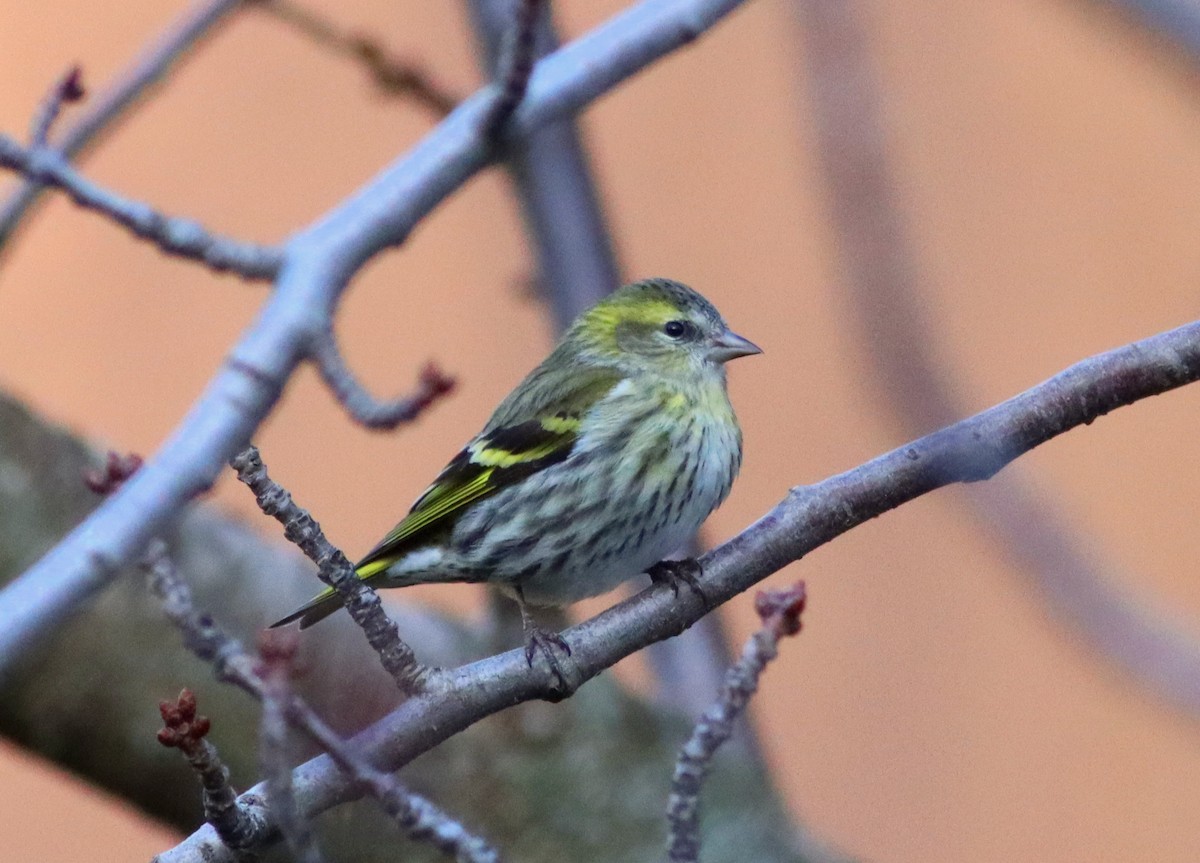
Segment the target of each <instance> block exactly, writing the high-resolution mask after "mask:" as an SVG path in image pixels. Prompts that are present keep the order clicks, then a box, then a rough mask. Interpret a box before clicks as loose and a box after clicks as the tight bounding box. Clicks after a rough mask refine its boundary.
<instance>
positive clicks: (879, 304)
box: [796, 0, 1200, 713]
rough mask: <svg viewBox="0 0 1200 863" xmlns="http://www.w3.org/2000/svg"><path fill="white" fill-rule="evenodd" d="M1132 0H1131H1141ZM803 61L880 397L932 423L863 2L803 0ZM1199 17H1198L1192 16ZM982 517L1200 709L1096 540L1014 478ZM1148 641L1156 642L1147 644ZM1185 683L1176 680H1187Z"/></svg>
mask: <svg viewBox="0 0 1200 863" xmlns="http://www.w3.org/2000/svg"><path fill="white" fill-rule="evenodd" d="M1133 5H1137V4H1133ZM796 8H797V11H798V12H799V13H800V14H799V15H798V19H799V23H800V31H801V32H802V34H803V36H804V38H805V39H806V40H807V42H808V50H806V51H805V52H804V56H805V57H806V58H807V59H808V80H809V82H810V84H811V86H810V92H811V94H812V104H813V112H814V115H815V120H816V122H815V123H814V127H815V134H816V141H817V145H818V146H817V151H818V156H819V158H820V161H821V163H822V168H823V172H824V177H825V179H826V181H827V183H828V185H829V196H830V204H831V206H830V213H831V216H832V221H833V224H834V227H835V228H836V233H837V240H838V246H839V251H840V255H841V260H842V263H843V271H844V274H845V281H846V286H847V290H846V291H844V292H843V295H844V296H846V297H847V298H848V299H849V300H850V302H851V307H852V310H853V312H854V314H855V316H856V318H857V322H858V325H859V330H860V337H861V343H862V344H863V346H864V348H865V350H864V351H863V354H864V355H865V356H866V357H867V359H868V360H870V361H871V362H872V363H873V364H874V367H875V373H874V374H872V375H869V378H871V379H872V380H873V381H874V382H875V383H876V391H877V392H878V393H879V395H880V397H881V398H882V400H883V402H884V404H885V405H886V406H887V407H888V408H890V409H891V411H892V413H893V415H894V416H895V417H896V418H897V419H899V421H900V423H901V425H902V427H903V428H904V429H905V430H906V431H907V433H909V434H919V433H920V432H922V431H924V430H926V429H930V428H938V427H939V426H942V425H945V424H947V423H949V422H952V421H953V419H954V418H955V417H958V416H962V414H963V413H964V408H963V406H962V404H961V399H960V398H959V397H958V396H957V392H956V390H957V387H956V386H955V381H954V380H953V376H952V373H951V372H950V371H948V369H949V365H948V364H947V363H946V362H945V360H944V358H942V357H940V356H938V354H937V350H936V349H937V346H938V344H939V340H938V338H937V333H936V331H935V328H934V327H933V326H932V325H931V322H930V321H929V318H928V316H927V315H925V314H923V313H922V310H923V309H925V308H926V307H927V306H928V303H927V302H925V301H924V296H923V294H924V293H926V292H924V291H923V276H922V275H921V272H920V269H921V268H920V261H919V259H918V255H917V251H916V249H915V247H914V245H913V243H912V241H911V239H910V236H909V234H910V232H909V229H908V225H907V223H906V221H905V218H904V210H903V208H902V207H901V206H899V204H898V194H897V191H896V183H895V181H894V179H893V177H892V171H891V166H890V160H889V158H888V152H887V148H888V141H887V133H886V125H885V123H886V118H885V117H884V107H883V105H882V103H881V99H880V95H879V85H878V83H877V78H878V71H877V69H876V67H875V63H874V62H873V57H872V54H871V45H870V40H869V34H868V29H867V26H866V23H865V16H866V14H867V10H866V8H865V7H864V4H863V3H862V2H859V0H798V2H797V6H796ZM1192 15H1193V23H1200V17H1196V16H1195V10H1193V12H1192ZM965 500H966V501H967V503H968V506H969V509H970V511H971V513H972V515H973V516H974V517H975V519H976V522H977V523H978V524H979V526H980V527H981V528H982V529H983V530H984V531H985V532H986V533H988V534H990V535H991V536H992V537H993V538H994V539H995V540H997V541H998V543H999V545H1000V546H1001V549H1002V550H1003V552H1004V553H1005V554H1006V555H1007V556H1008V557H1009V558H1010V559H1012V560H1014V561H1016V563H1017V564H1018V565H1019V571H1021V572H1022V573H1023V574H1025V575H1026V576H1027V577H1028V578H1029V579H1030V581H1031V582H1032V584H1033V586H1034V587H1035V589H1036V590H1037V593H1036V594H1035V595H1036V596H1037V597H1038V598H1040V599H1041V600H1042V601H1044V602H1045V603H1046V604H1047V606H1048V607H1049V608H1050V610H1051V611H1052V612H1053V613H1055V614H1056V615H1057V616H1058V617H1059V618H1061V619H1063V620H1064V621H1066V622H1067V624H1068V625H1070V626H1073V627H1074V628H1075V629H1076V631H1077V632H1078V633H1079V634H1080V635H1082V636H1083V638H1084V639H1085V640H1086V642H1087V643H1088V644H1089V645H1090V646H1091V647H1092V648H1093V649H1094V650H1095V651H1096V652H1097V653H1098V654H1099V655H1101V656H1104V657H1106V658H1108V659H1109V660H1110V661H1112V662H1115V663H1116V664H1117V665H1118V666H1120V667H1122V668H1123V669H1124V670H1125V671H1126V672H1128V673H1129V674H1130V675H1131V677H1132V679H1133V680H1134V681H1135V682H1136V683H1137V684H1139V685H1141V686H1143V687H1144V688H1146V689H1147V690H1149V691H1151V692H1153V693H1154V694H1156V695H1157V696H1159V697H1162V698H1165V699H1166V700H1167V701H1169V702H1171V703H1173V704H1175V705H1176V706H1177V707H1181V708H1184V709H1187V710H1189V712H1193V713H1194V712H1195V711H1196V710H1197V708H1200V704H1198V703H1197V701H1196V699H1195V697H1194V693H1195V689H1196V685H1195V683H1194V682H1192V681H1177V680H1173V679H1172V678H1169V677H1166V676H1164V675H1163V674H1162V673H1161V668H1162V665H1163V662H1164V652H1165V651H1166V650H1175V651H1178V652H1179V659H1178V660H1170V661H1167V666H1168V667H1176V666H1178V665H1180V664H1181V663H1182V664H1186V663H1187V662H1188V658H1189V657H1192V656H1195V655H1196V653H1197V652H1198V651H1200V643H1189V641H1188V640H1186V639H1184V638H1180V637H1177V634H1172V633H1171V632H1170V627H1171V624H1170V622H1169V621H1167V620H1166V619H1164V617H1163V616H1162V615H1161V614H1160V613H1158V612H1156V611H1154V610H1152V609H1149V608H1145V607H1143V606H1142V605H1140V604H1139V603H1138V601H1137V599H1136V598H1135V597H1134V596H1132V595H1131V593H1130V591H1129V590H1128V589H1127V587H1126V585H1130V584H1133V583H1136V581H1137V579H1135V578H1133V577H1132V576H1130V575H1128V574H1123V573H1120V572H1114V571H1112V570H1113V566H1112V564H1111V563H1110V562H1108V558H1107V557H1105V556H1104V555H1103V554H1102V553H1100V551H1099V548H1098V546H1099V544H1100V543H1099V541H1098V540H1097V539H1095V538H1093V537H1088V536H1085V535H1079V533H1078V531H1077V530H1074V529H1072V528H1071V527H1070V526H1068V524H1067V523H1066V521H1065V520H1064V518H1063V516H1062V514H1061V508H1060V507H1057V506H1055V505H1054V504H1053V502H1052V501H1050V500H1046V499H1044V498H1043V497H1042V496H1041V495H1039V494H1038V493H1037V492H1036V490H1035V489H1034V488H1033V487H1032V486H1031V485H1030V483H1029V482H1028V480H1027V479H1026V478H1025V477H1024V476H1022V475H1021V474H1020V473H1017V474H1015V475H1013V476H1006V477H1004V478H1003V479H1002V480H1001V481H999V482H997V483H993V484H989V485H988V486H986V487H984V488H980V489H977V490H975V491H974V492H973V493H972V494H969V495H967V496H966V497H965ZM1147 644H1154V645H1157V649H1154V650H1147V649H1146V645H1147ZM1181 683H1182V686H1180V684H1181Z"/></svg>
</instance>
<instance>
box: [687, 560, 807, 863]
mask: <svg viewBox="0 0 1200 863" xmlns="http://www.w3.org/2000/svg"><path fill="white" fill-rule="evenodd" d="M804 603H805V593H804V582H802V581H799V582H797V583H796V584H795V585H793V586H792V587H791V588H790V589H788V590H763V591H759V593H758V596H757V597H755V600H754V610H755V611H756V612H758V616H759V618H760V619H761V620H762V622H763V627H762V629H760V630H759V631H758V632H756V633H754V635H752V636H750V639H749V640H748V641H747V642H746V646H745V647H743V648H742V656H741V658H740V659H739V660H738V661H737V662H736V663H735V664H734V665H733V667H731V668H730V669H729V671H728V673H727V674H726V675H725V684H724V685H723V686H722V687H721V695H720V698H719V699H718V700H717V703H716V704H714V705H713V706H712V707H710V708H709V709H708V710H706V711H704V714H703V715H702V716H701V717H700V720H699V721H698V722H697V723H696V725H695V727H694V728H693V729H692V734H691V736H690V737H689V738H688V741H687V743H685V744H684V745H683V748H682V749H681V750H680V751H679V758H678V760H677V761H676V762H675V773H674V775H673V776H672V777H671V794H670V797H669V798H668V800H667V827H668V833H667V859H669V860H670V861H671V863H696V861H697V860H699V859H700V789H701V788H702V787H703V785H704V780H705V778H706V777H707V776H708V773H709V770H711V768H712V760H713V756H714V755H716V754H717V750H718V749H720V748H721V746H722V745H723V744H724V743H725V742H726V741H727V740H729V738H730V736H731V735H732V734H733V723H734V721H736V720H737V718H738V717H739V716H741V715H742V713H743V712H745V710H746V707H747V705H749V704H750V699H751V698H753V697H754V693H755V692H757V691H758V680H759V677H761V676H762V673H763V670H764V669H765V668H766V667H767V663H769V662H770V661H771V660H772V659H774V658H775V657H776V656H777V655H778V654H779V640H780V639H781V638H784V637H785V636H789V635H795V634H796V633H798V632H799V631H800V615H801V613H802V612H803V611H804Z"/></svg>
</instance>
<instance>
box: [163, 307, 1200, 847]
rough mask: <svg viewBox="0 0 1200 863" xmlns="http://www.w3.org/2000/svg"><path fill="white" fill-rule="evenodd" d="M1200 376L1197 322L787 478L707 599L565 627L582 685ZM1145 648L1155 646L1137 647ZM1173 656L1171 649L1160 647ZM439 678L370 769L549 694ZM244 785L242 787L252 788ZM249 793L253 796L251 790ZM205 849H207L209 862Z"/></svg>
mask: <svg viewBox="0 0 1200 863" xmlns="http://www.w3.org/2000/svg"><path fill="white" fill-rule="evenodd" d="M1196 380H1200V323H1192V324H1188V325H1186V326H1183V327H1180V328H1178V329H1175V330H1171V331H1169V332H1165V333H1160V334H1158V335H1156V336H1152V337H1151V338H1149V339H1144V340H1142V341H1140V342H1135V343H1133V344H1130V345H1126V346H1124V347H1121V348H1117V349H1116V350H1113V351H1109V352H1107V353H1103V354H1098V355H1096V356H1094V357H1091V358H1089V359H1087V360H1084V361H1082V362H1080V363H1077V364H1075V365H1074V366H1071V367H1070V368H1068V369H1066V370H1065V371H1063V372H1061V373H1060V374H1058V375H1055V376H1054V377H1052V378H1050V379H1049V380H1047V381H1045V382H1043V383H1041V384H1039V385H1037V386H1035V387H1033V388H1032V389H1029V390H1027V391H1026V392H1024V393H1022V394H1020V395H1018V396H1016V397H1014V398H1011V399H1009V400H1008V401H1006V402H1004V403H1002V404H999V405H996V406H995V407H992V408H989V409H988V410H986V411H983V412H981V413H979V414H976V415H975V416H973V417H970V418H969V419H965V420H962V421H960V422H958V423H955V424H954V425H952V426H949V427H947V428H944V429H942V430H940V431H937V432H934V433H933V434H931V435H927V436H925V437H923V438H920V439H918V440H915V441H913V442H911V443H909V444H905V445H904V446H902V447H899V448H898V449H895V450H892V451H891V452H889V453H885V454H884V455H881V456H879V457H877V458H875V459H873V460H871V461H869V462H867V463H865V464H863V465H860V466H859V467H856V468H853V469H852V470H849V471H846V472H845V473H842V474H838V475H837V476H833V477H830V478H828V479H826V480H823V481H822V482H819V483H816V484H814V485H809V486H797V487H795V488H793V489H792V490H791V491H790V492H789V493H788V495H787V496H786V497H785V498H784V499H783V500H782V501H781V502H780V503H779V504H777V505H776V506H775V507H774V508H773V509H772V510H771V511H770V512H768V513H767V514H766V515H764V516H763V517H762V518H760V519H758V521H756V522H755V523H754V524H752V525H750V526H749V527H748V528H746V529H745V530H743V531H742V532H741V533H740V534H738V535H737V536H735V537H734V538H733V539H731V540H729V541H728V542H726V543H724V544H723V545H721V546H718V547H717V548H715V549H713V550H712V551H710V552H708V553H707V554H705V555H704V556H703V557H702V558H701V559H700V564H701V566H702V569H703V575H702V576H701V579H700V581H701V584H702V585H703V588H704V594H705V597H707V601H706V600H702V599H701V598H699V597H698V596H695V595H693V593H692V592H691V591H683V592H681V593H680V594H679V595H678V596H674V595H673V593H672V591H671V588H670V587H669V586H667V585H660V586H657V587H652V588H650V589H648V590H645V591H643V592H641V593H639V594H638V595H636V596H634V597H631V598H630V599H628V600H626V601H624V602H622V603H620V604H619V605H616V606H614V607H613V608H610V609H608V610H607V611H604V612H602V613H601V614H599V615H597V616H596V617H594V618H592V619H591V620H587V621H585V622H583V623H581V624H578V625H576V626H573V627H571V628H570V629H568V630H567V631H566V632H565V633H563V635H564V636H566V637H568V638H569V639H570V643H571V652H572V659H573V660H575V663H576V668H577V670H578V674H579V675H580V677H581V678H582V679H583V680H585V681H586V680H590V679H591V678H593V677H595V676H596V675H597V674H599V673H601V672H602V671H603V670H604V669H606V668H609V667H611V666H612V665H614V664H616V663H617V662H618V661H620V660H621V659H624V658H625V657H627V656H630V655H632V654H633V653H636V652H637V651H639V650H641V649H642V648H644V647H646V645H648V644H652V643H654V642H656V641H661V640H663V639H666V638H670V637H672V636H675V635H678V634H679V633H680V632H682V631H683V630H685V629H686V628H687V627H688V626H690V625H692V624H693V623H695V622H696V621H697V620H699V619H700V618H701V617H702V616H703V615H704V614H706V613H707V612H708V611H709V610H710V609H711V607H712V606H713V605H716V604H720V603H724V602H727V601H728V600H729V599H731V598H732V597H734V596H736V595H737V594H739V593H741V592H742V591H744V590H747V589H748V588H750V587H752V586H753V585H755V584H757V583H758V582H760V581H762V580H763V579H764V578H766V577H767V576H768V575H770V574H772V573H773V572H777V571H778V570H780V569H782V568H783V567H784V566H786V565H787V564H789V563H792V562H793V561H796V560H799V559H800V558H802V557H804V556H805V555H807V554H809V553H810V552H812V551H813V550H814V549H816V548H819V547H820V546H822V545H824V544H826V543H828V542H830V541H831V540H833V539H835V538H837V537H838V536H841V535H842V534H844V533H846V532H847V531H849V530H851V529H852V528H854V527H857V526H858V525H860V524H862V523H864V522H866V521H869V520H871V519H873V518H877V517H878V516H880V515H882V514H883V513H885V512H888V511H890V510H893V509H896V508H897V507H899V506H901V505H903V504H904V503H907V502H908V501H910V500H913V499H915V498H917V497H920V496H921V495H924V494H927V493H929V492H931V491H933V490H934V489H938V488H942V487H944V486H947V485H951V484H954V483H960V482H978V481H980V480H984V479H987V478H989V477H991V476H993V475H994V474H995V473H996V472H997V471H999V470H1000V469H1001V468H1003V467H1004V466H1005V465H1006V464H1008V463H1009V462H1011V461H1012V460H1014V459H1016V458H1017V457H1018V456H1020V455H1022V454H1023V453H1026V452H1028V451H1029V450H1031V449H1033V448H1034V447H1037V446H1039V445H1041V444H1043V443H1045V442H1046V441H1048V440H1051V439H1053V438H1055V437H1057V436H1058V435H1060V434H1063V433H1064V432H1066V431H1069V430H1070V429H1073V428H1077V427H1079V426H1081V425H1086V424H1089V423H1092V422H1093V421H1095V420H1096V419H1097V418H1099V417H1101V416H1104V415H1105V414H1107V413H1108V412H1110V411H1112V410H1115V409H1116V408H1119V407H1122V406H1124V405H1129V404H1132V403H1133V402H1135V401H1138V400H1139V399H1143V398H1148V397H1150V396H1154V395H1158V394H1160V393H1164V392H1167V391H1169V390H1172V389H1175V388H1177V387H1181V386H1183V385H1185V384H1188V383H1192V382H1194V381H1196ZM1146 647H1147V649H1149V650H1153V649H1155V648H1154V645H1147V646H1146ZM1166 657H1167V658H1168V659H1170V660H1171V661H1176V660H1178V659H1179V657H1178V655H1176V654H1174V653H1173V652H1170V651H1168V652H1167V654H1166ZM1198 668H1200V657H1198V656H1192V657H1190V661H1189V662H1187V663H1183V664H1177V665H1175V666H1171V667H1166V666H1164V667H1163V669H1162V673H1164V674H1167V675H1170V676H1172V677H1174V678H1175V679H1177V680H1179V681H1185V680H1190V681H1191V682H1192V685H1193V692H1194V693H1195V695H1196V698H1197V699H1198V700H1200V690H1197V689H1196V683H1197V682H1198V681H1200V675H1198V674H1197V669H1198ZM444 674H445V678H444V679H443V680H442V683H443V684H444V685H442V686H439V687H438V688H437V689H431V690H429V691H427V692H425V693H422V694H420V695H417V696H414V697H412V698H409V699H408V700H407V701H405V702H404V703H403V704H401V705H400V706H399V707H397V708H396V709H395V710H394V711H393V712H392V713H391V714H389V715H388V716H386V717H384V718H383V719H381V720H380V721H379V722H377V723H376V724H375V725H373V726H372V727H370V728H368V729H367V730H365V731H363V732H361V733H360V734H359V735H357V736H356V737H355V738H353V739H352V740H351V745H353V746H355V749H356V751H357V752H359V753H360V754H361V756H362V757H363V758H365V759H367V760H368V761H369V762H370V763H371V764H374V765H376V766H377V767H378V768H380V769H386V770H398V769H400V768H401V767H403V766H404V765H405V764H407V763H409V762H410V761H411V760H412V759H414V758H416V757H417V756H418V755H420V754H421V753H423V752H427V751H429V750H430V749H432V748H433V747H434V746H437V745H438V744H439V743H441V742H442V741H443V740H445V739H447V738H448V737H450V736H452V735H454V734H457V733H458V732H460V731H462V730H463V729H464V728H467V727H469V726H470V725H472V724H473V723H475V722H478V721H479V720H480V719H483V718H484V717H487V716H490V715H492V714H494V713H496V712H498V711H500V710H504V709H507V708H509V707H511V706H513V705H514V704H519V703H521V702H524V701H529V700H532V699H536V698H548V697H554V696H557V695H559V694H560V693H558V692H557V691H556V690H555V688H554V682H553V681H552V680H548V679H547V676H546V675H544V674H541V673H538V672H537V671H536V670H534V669H530V668H529V666H528V664H527V663H526V661H525V654H524V651H523V650H512V651H509V652H507V653H503V654H500V655H499V656H493V657H490V658H488V659H483V660H480V661H478V662H473V663H471V664H469V665H466V666H463V667H462V668H459V669H455V670H454V671H451V672H444ZM296 781H297V783H300V782H301V781H302V782H303V783H304V789H305V795H304V800H305V801H306V806H307V808H306V809H305V812H304V814H305V815H308V816H310V817H312V816H315V815H316V814H317V813H319V812H322V811H325V810H326V809H329V808H331V807H333V806H336V805H338V804H339V803H343V802H345V801H347V800H350V799H352V798H353V797H354V796H355V794H356V790H355V788H354V787H353V786H352V785H351V784H350V783H348V782H346V781H345V780H344V779H343V778H342V777H341V776H340V775H339V774H338V773H337V772H336V771H331V770H329V769H326V768H324V767H322V765H321V764H320V763H318V762H311V761H310V762H309V763H308V764H305V765H301V767H299V768H297V773H296ZM253 790H254V789H251V792H253ZM247 793H250V792H247ZM219 852H220V846H219V845H217V844H214V842H213V837H212V836H211V834H209V833H207V832H206V831H204V830H201V831H199V832H198V833H196V834H193V836H192V837H191V838H189V839H188V840H186V841H185V842H184V843H183V844H182V845H180V846H178V847H177V848H175V849H173V850H172V851H170V852H168V853H166V854H164V855H163V857H162V859H163V863H192V861H200V860H206V861H208V863H216V861H226V860H228V857H223V856H220V853H219ZM205 855H209V856H208V857H206V856H205Z"/></svg>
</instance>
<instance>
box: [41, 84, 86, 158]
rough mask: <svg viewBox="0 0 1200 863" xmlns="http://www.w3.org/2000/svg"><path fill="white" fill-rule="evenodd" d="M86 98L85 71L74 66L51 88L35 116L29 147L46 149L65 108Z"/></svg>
mask: <svg viewBox="0 0 1200 863" xmlns="http://www.w3.org/2000/svg"><path fill="white" fill-rule="evenodd" d="M83 96H84V89H83V71H82V70H81V69H80V68H79V67H78V66H72V67H71V68H70V69H68V70H67V71H66V72H64V73H63V75H62V77H60V78H59V79H58V80H57V81H56V82H55V83H54V86H53V87H51V88H50V94H49V95H48V96H46V98H45V100H43V102H42V104H41V106H40V107H39V108H38V110H37V113H36V114H34V115H33V123H31V124H30V129H29V145H30V146H31V147H44V146H46V140H47V138H49V136H50V129H51V127H52V126H53V125H54V121H55V120H57V119H58V115H59V113H60V112H61V111H62V109H63V106H64V105H67V104H70V103H72V102H78V101H79V100H80V99H82V98H83Z"/></svg>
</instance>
